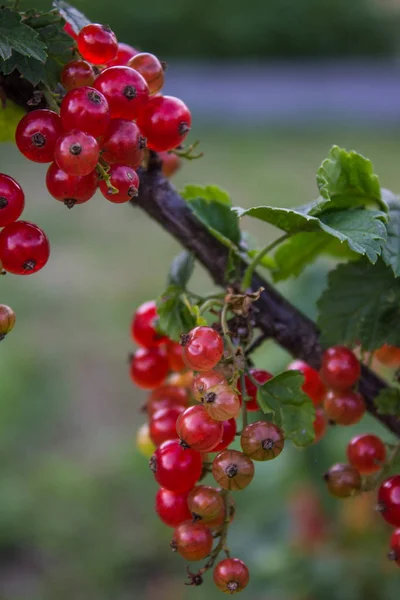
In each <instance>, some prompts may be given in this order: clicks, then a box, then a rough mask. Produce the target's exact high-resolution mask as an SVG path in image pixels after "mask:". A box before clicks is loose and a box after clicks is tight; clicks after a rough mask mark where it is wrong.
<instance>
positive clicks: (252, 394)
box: [237, 369, 273, 412]
mask: <svg viewBox="0 0 400 600" xmlns="http://www.w3.org/2000/svg"><path fill="white" fill-rule="evenodd" d="M250 374H251V375H252V377H253V379H255V380H256V381H257V382H258V383H259V384H260V385H263V384H264V383H266V382H267V381H269V380H270V379H272V377H273V375H271V373H268V371H264V370H263V369H250ZM244 380H245V384H246V396H247V397H248V398H250V400H246V408H247V410H248V411H250V412H255V411H257V410H260V407H259V406H258V404H257V391H258V387H257V386H256V385H255V384H254V383H253V382H252V381H251V379H250V378H249V377H248V376H247V375H245V379H244ZM237 386H238V390H239V392H240V394H242V384H241V381H240V379H239V381H238V384H237ZM240 400H241V401H242V396H240Z"/></svg>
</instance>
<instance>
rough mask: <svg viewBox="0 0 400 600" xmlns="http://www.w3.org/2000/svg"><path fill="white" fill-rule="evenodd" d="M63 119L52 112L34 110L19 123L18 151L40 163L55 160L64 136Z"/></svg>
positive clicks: (16, 134) (16, 133)
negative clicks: (60, 139) (55, 149)
mask: <svg viewBox="0 0 400 600" xmlns="http://www.w3.org/2000/svg"><path fill="white" fill-rule="evenodd" d="M62 132H63V131H62V126H61V119H60V117H59V116H58V114H57V113H55V112H53V111H52V110H45V109H44V110H33V111H32V112H29V113H28V114H26V115H25V116H24V117H22V119H21V120H20V122H19V123H18V126H17V129H16V132H15V141H16V144H17V146H18V150H19V151H20V152H21V154H23V155H24V156H25V157H26V158H29V160H33V162H39V163H47V162H51V161H52V160H53V159H54V148H55V145H56V142H57V139H58V138H59V137H60V135H61V134H62Z"/></svg>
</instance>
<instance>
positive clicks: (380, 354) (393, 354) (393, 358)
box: [374, 344, 400, 369]
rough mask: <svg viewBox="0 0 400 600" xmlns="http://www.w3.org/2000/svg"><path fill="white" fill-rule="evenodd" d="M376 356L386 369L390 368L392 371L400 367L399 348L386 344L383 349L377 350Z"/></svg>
mask: <svg viewBox="0 0 400 600" xmlns="http://www.w3.org/2000/svg"><path fill="white" fill-rule="evenodd" d="M374 356H375V357H376V359H377V360H379V362H380V363H382V364H383V365H385V366H386V367H390V368H391V369H397V368H398V367H400V348H397V346H389V344H384V345H383V346H382V348H379V349H378V350H376V352H375V355H374Z"/></svg>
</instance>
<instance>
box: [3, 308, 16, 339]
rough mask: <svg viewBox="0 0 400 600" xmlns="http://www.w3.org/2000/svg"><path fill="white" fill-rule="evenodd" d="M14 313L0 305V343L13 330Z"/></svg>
mask: <svg viewBox="0 0 400 600" xmlns="http://www.w3.org/2000/svg"><path fill="white" fill-rule="evenodd" d="M14 325H15V312H14V311H13V309H12V308H10V307H9V306H7V305H6V304H0V341H2V340H4V338H5V337H6V335H7V333H10V331H11V330H12V329H13V328H14Z"/></svg>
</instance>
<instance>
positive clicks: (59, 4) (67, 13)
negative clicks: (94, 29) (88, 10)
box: [53, 0, 91, 33]
mask: <svg viewBox="0 0 400 600" xmlns="http://www.w3.org/2000/svg"><path fill="white" fill-rule="evenodd" d="M53 6H54V8H56V9H57V10H58V12H59V13H60V15H61V16H62V17H63V18H64V19H65V20H66V21H67V23H69V24H70V25H71V26H72V29H73V30H74V31H75V33H79V32H80V30H81V29H82V27H85V25H89V24H90V22H91V21H90V20H89V19H88V18H87V17H86V16H85V15H84V14H83V13H82V12H81V11H79V10H78V9H77V8H75V7H74V6H71V4H69V3H68V2H64V0H53Z"/></svg>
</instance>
